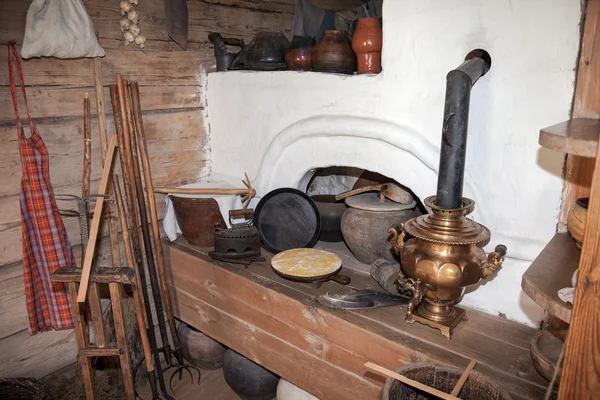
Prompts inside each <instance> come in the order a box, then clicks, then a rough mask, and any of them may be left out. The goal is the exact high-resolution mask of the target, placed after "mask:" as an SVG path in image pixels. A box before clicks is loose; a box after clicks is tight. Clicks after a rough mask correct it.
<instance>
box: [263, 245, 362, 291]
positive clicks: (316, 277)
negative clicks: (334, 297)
mask: <svg viewBox="0 0 600 400" xmlns="http://www.w3.org/2000/svg"><path fill="white" fill-rule="evenodd" d="M290 251H307V252H311V253H316V254H319V253H321V254H326V253H328V254H329V255H331V256H335V260H334V261H333V262H332V264H331V265H332V269H331V270H330V271H328V272H327V273H322V272H315V273H314V274H312V275H310V276H307V274H306V273H304V274H302V275H298V274H294V273H290V272H283V271H282V270H281V268H280V267H279V266H278V264H277V263H278V261H279V260H280V259H282V258H283V257H285V256H286V255H287V254H286V253H288V251H286V252H282V253H279V254H278V255H276V256H275V257H273V259H272V260H271V266H272V267H273V270H274V271H275V272H276V273H277V274H278V275H281V276H283V277H284V278H287V279H290V280H293V281H298V282H318V283H322V282H326V281H329V280H332V281H334V282H337V283H339V284H340V285H347V284H349V283H350V282H351V279H350V277H349V276H346V275H338V272H340V270H341V269H342V259H341V258H339V257H338V256H337V255H336V254H334V253H332V252H330V251H325V250H320V249H292V250H290Z"/></svg>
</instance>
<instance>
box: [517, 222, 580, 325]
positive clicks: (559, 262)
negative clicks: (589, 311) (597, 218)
mask: <svg viewBox="0 0 600 400" xmlns="http://www.w3.org/2000/svg"><path fill="white" fill-rule="evenodd" d="M580 255H581V251H580V250H579V249H578V248H577V245H576V244H575V241H574V240H573V239H572V238H571V237H570V236H569V234H568V233H566V232H562V233H557V234H556V235H554V237H553V238H552V240H551V241H550V242H549V243H548V244H547V245H546V247H544V250H542V252H541V253H540V254H539V255H538V256H537V257H536V259H535V260H534V261H533V263H532V264H531V266H530V267H529V268H528V269H527V271H526V272H525V273H524V274H523V280H522V282H521V287H522V288H523V291H524V292H525V293H526V294H527V295H528V296H529V297H531V299H532V300H533V301H535V302H536V303H537V304H538V305H539V306H540V307H542V308H543V309H544V310H546V311H547V312H549V313H550V314H552V315H554V316H555V317H557V318H558V319H560V320H562V321H564V322H566V323H569V321H570V320H571V309H572V308H573V306H572V305H571V304H569V303H565V302H564V301H562V300H561V299H559V298H558V290H559V289H562V288H565V287H571V286H572V285H571V278H572V277H573V273H574V272H575V270H576V269H577V267H578V266H579V257H580Z"/></svg>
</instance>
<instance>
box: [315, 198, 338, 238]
mask: <svg viewBox="0 0 600 400" xmlns="http://www.w3.org/2000/svg"><path fill="white" fill-rule="evenodd" d="M310 198H311V199H313V201H314V202H315V204H316V205H317V208H318V209H319V214H320V215H321V233H320V235H319V240H322V241H324V242H341V241H342V240H344V237H343V236H342V216H343V215H344V212H346V204H345V203H344V202H343V201H341V200H340V201H336V199H335V195H333V194H320V195H316V196H310Z"/></svg>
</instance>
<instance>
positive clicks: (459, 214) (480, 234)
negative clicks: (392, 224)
mask: <svg viewBox="0 0 600 400" xmlns="http://www.w3.org/2000/svg"><path fill="white" fill-rule="evenodd" d="M425 206H427V207H428V208H429V209H431V213H430V214H427V215H421V216H419V217H416V218H413V219H411V220H409V221H407V222H405V223H404V225H403V227H402V229H403V230H404V231H405V232H406V233H407V234H409V235H410V236H414V237H416V238H419V239H422V240H425V241H428V242H435V243H447V244H454V245H469V244H477V245H482V244H483V245H485V244H487V242H489V240H490V231H489V230H488V229H487V228H486V227H485V226H483V225H481V224H479V223H477V222H475V221H473V220H471V219H469V218H467V217H466V215H467V214H469V213H471V212H472V211H473V209H474V208H475V202H474V201H473V200H471V199H468V198H465V197H463V199H462V207H460V208H456V209H443V208H440V207H438V206H437V205H436V204H435V196H430V197H428V198H426V199H425Z"/></svg>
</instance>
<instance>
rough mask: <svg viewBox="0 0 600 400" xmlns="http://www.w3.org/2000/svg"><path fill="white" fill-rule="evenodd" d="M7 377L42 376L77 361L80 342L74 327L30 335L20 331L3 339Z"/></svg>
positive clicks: (1, 368)
mask: <svg viewBox="0 0 600 400" xmlns="http://www.w3.org/2000/svg"><path fill="white" fill-rule="evenodd" d="M0 348H1V349H2V363H0V376H2V377H4V378H16V377H22V376H25V377H34V378H41V377H43V376H46V375H48V374H49V373H51V372H54V371H56V370H58V369H60V368H63V367H66V366H67V365H69V364H72V363H74V362H75V357H76V355H77V344H76V343H75V332H74V331H73V330H72V329H67V330H62V331H48V332H44V333H39V334H37V335H35V336H29V335H28V334H27V331H26V330H25V331H21V332H19V333H15V334H14V335H11V336H8V337H6V338H4V339H2V340H0Z"/></svg>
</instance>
